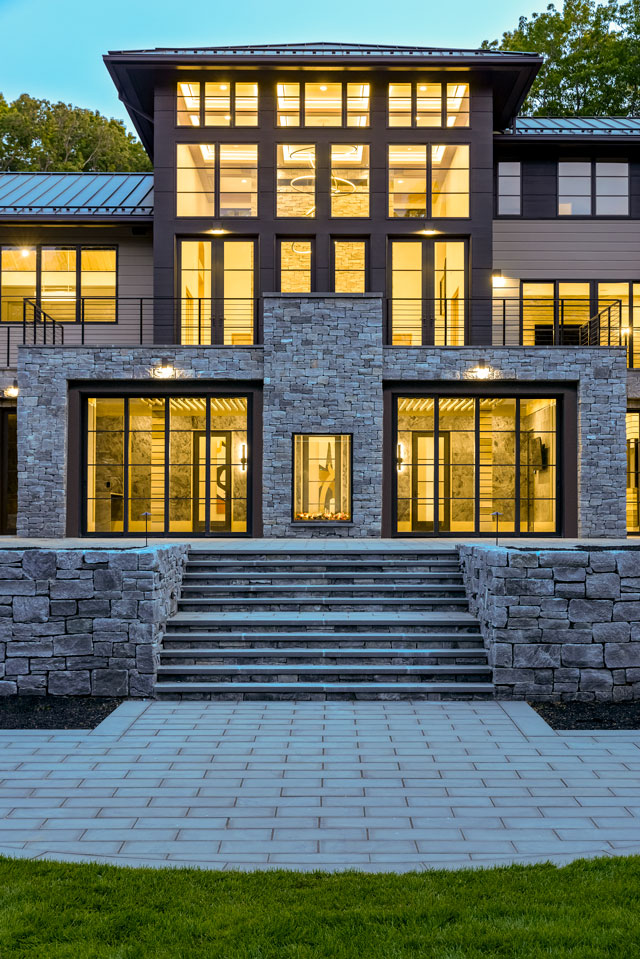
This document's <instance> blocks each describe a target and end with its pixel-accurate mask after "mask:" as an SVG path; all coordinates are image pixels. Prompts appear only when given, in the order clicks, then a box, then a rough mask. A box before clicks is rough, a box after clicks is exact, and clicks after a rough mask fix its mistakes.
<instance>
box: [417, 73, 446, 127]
mask: <svg viewBox="0 0 640 959" xmlns="http://www.w3.org/2000/svg"><path fill="white" fill-rule="evenodd" d="M416 126H417V127H441V126H442V85H441V84H440V83H418V84H417V89H416Z"/></svg>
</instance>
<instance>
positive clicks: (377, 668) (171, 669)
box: [158, 657, 490, 675]
mask: <svg viewBox="0 0 640 959" xmlns="http://www.w3.org/2000/svg"><path fill="white" fill-rule="evenodd" d="M194 658H195V657H194ZM489 669H490V667H489V666H485V665H477V666H476V665H462V666H460V665H456V664H452V665H437V666H428V665H426V664H425V665H404V666H402V665H392V664H388V665H384V664H381V663H378V664H371V665H366V664H362V663H343V664H342V665H336V666H333V665H329V664H327V663H308V664H307V665H298V664H291V665H287V664H286V663H283V664H280V663H274V664H268V663H267V664H253V663H252V664H246V663H243V664H236V663H227V665H216V666H206V665H197V664H196V665H186V666H158V674H163V675H164V674H167V673H168V674H176V675H180V674H181V673H182V674H185V675H195V674H197V673H246V672H251V673H301V672H304V673H336V672H340V673H392V674H395V673H421V672H426V673H447V674H448V673H453V672H456V673H486V672H489Z"/></svg>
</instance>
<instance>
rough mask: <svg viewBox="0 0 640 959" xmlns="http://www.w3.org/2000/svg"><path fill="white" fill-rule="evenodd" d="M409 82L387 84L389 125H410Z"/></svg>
mask: <svg viewBox="0 0 640 959" xmlns="http://www.w3.org/2000/svg"><path fill="white" fill-rule="evenodd" d="M411 114H412V105H411V84H410V83H390V84H389V126H390V127H410V126H411Z"/></svg>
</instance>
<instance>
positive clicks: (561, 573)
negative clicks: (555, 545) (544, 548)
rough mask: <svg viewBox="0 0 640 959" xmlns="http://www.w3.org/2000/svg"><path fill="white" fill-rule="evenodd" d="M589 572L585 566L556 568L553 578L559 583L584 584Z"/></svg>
mask: <svg viewBox="0 0 640 959" xmlns="http://www.w3.org/2000/svg"><path fill="white" fill-rule="evenodd" d="M586 577H587V571H586V569H585V568H584V566H554V568H553V578H554V579H555V581H556V582H557V583H584V581H585V579H586Z"/></svg>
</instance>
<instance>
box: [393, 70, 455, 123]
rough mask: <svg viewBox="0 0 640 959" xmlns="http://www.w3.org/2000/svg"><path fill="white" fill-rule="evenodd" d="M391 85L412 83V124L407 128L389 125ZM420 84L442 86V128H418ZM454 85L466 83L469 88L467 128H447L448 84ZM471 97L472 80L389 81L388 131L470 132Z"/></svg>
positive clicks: (427, 79)
mask: <svg viewBox="0 0 640 959" xmlns="http://www.w3.org/2000/svg"><path fill="white" fill-rule="evenodd" d="M391 83H410V84H411V123H409V124H408V125H407V126H391V124H390V123H389V120H390V111H389V86H390V84H391ZM420 83H424V84H425V85H426V84H439V86H440V126H433V127H421V126H418V123H417V120H418V84H420ZM453 83H466V84H467V86H468V87H469V110H468V117H469V123H468V124H467V126H465V127H448V126H447V118H448V113H447V85H448V84H453ZM471 97H472V93H471V80H470V79H466V80H464V79H463V80H451V79H446V80H435V79H433V78H429V76H426V77H423V78H422V80H406V79H404V80H401V79H396V80H387V83H386V110H385V112H386V125H387V130H445V131H447V132H454V131H455V132H456V133H457V132H460V131H461V130H470V129H471V126H472V122H471V116H472V111H471ZM454 116H455V114H454Z"/></svg>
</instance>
